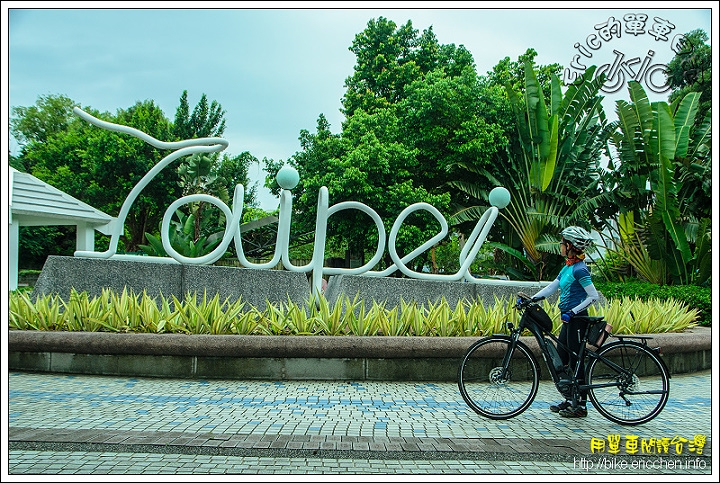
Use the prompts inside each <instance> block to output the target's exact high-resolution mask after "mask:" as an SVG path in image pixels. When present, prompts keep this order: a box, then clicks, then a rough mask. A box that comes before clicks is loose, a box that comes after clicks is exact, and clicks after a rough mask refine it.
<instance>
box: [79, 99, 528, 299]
mask: <svg viewBox="0 0 720 483" xmlns="http://www.w3.org/2000/svg"><path fill="white" fill-rule="evenodd" d="M74 112H75V114H77V115H78V116H80V117H81V118H82V119H85V120H86V121H88V122H90V123H92V124H94V125H96V126H98V127H101V128H103V129H108V130H111V131H118V132H122V133H126V134H130V135H132V136H135V137H137V138H139V139H142V140H143V141H145V142H147V143H148V144H150V145H152V146H154V147H156V148H158V149H175V151H173V152H172V153H171V154H169V155H168V156H166V157H164V158H163V159H162V160H161V161H160V162H159V163H158V164H156V165H155V166H154V167H153V168H152V169H151V170H150V171H148V173H147V174H145V176H143V178H142V179H141V180H140V181H139V182H138V184H137V185H135V186H134V187H133V189H132V190H131V191H130V194H129V195H128V197H127V198H126V199H125V202H124V203H123V205H122V207H121V208H120V213H119V214H118V217H117V219H116V220H114V221H113V222H112V225H111V227H110V228H111V231H110V232H111V240H110V246H109V247H108V249H107V250H105V251H104V252H95V251H76V252H75V256H76V257H86V258H105V259H109V258H112V259H116V260H117V259H121V260H130V261H142V262H158V263H185V264H196V265H209V264H212V263H214V262H215V261H217V260H218V259H219V258H220V257H221V256H222V255H223V253H225V251H226V250H227V248H228V246H229V245H230V242H231V241H232V240H233V238H234V240H235V248H236V250H237V256H238V260H239V261H240V263H241V264H242V266H244V267H246V268H251V269H270V268H272V267H275V266H276V265H277V264H278V262H279V261H280V260H282V264H283V266H284V267H285V269H286V270H289V271H293V272H309V271H312V287H313V293H315V294H318V293H320V291H321V286H322V285H321V284H322V277H323V275H340V274H347V275H367V276H372V277H385V276H388V275H390V274H391V273H393V272H395V271H396V270H400V271H401V272H402V273H403V274H405V275H406V276H408V277H411V278H415V279H421V280H442V281H460V280H462V279H464V280H466V281H468V282H473V283H482V282H483V281H482V280H481V279H477V278H475V277H473V276H472V274H471V273H470V270H469V268H470V264H471V263H472V262H473V260H474V259H475V257H476V256H477V254H478V252H479V251H480V248H481V247H482V244H483V243H484V242H485V239H486V237H487V234H488V232H489V231H490V228H492V225H493V223H494V222H495V219H496V218H497V215H498V210H499V209H502V208H505V207H506V206H507V205H508V203H510V193H509V192H508V190H507V189H505V188H502V187H497V188H495V189H493V190H492V191H491V192H490V196H489V200H490V204H491V205H492V206H490V208H488V209H487V210H486V211H485V213H484V214H483V216H482V217H481V218H480V220H478V222H477V224H476V225H475V228H474V229H473V232H472V234H471V235H470V237H469V238H468V240H467V243H465V246H464V247H463V249H462V251H461V252H460V269H459V270H458V271H457V272H456V273H454V274H447V275H445V274H432V273H422V272H416V271H414V270H411V269H410V268H408V267H407V265H406V263H407V262H408V261H410V260H412V259H414V258H415V257H417V256H418V255H420V254H421V253H423V252H425V251H426V250H428V249H430V248H431V247H432V246H433V245H435V244H436V243H438V242H439V241H441V240H442V239H443V238H445V236H446V235H447V233H448V224H447V221H446V220H445V218H444V217H443V216H442V214H441V213H440V212H439V211H438V210H437V209H436V208H435V207H434V206H432V205H430V204H428V203H414V204H412V205H410V206H408V207H407V208H405V209H404V210H403V211H402V212H401V213H400V214H399V215H398V217H397V218H396V220H395V222H394V223H393V226H392V229H391V230H390V236H389V239H388V240H387V248H388V252H389V253H390V257H391V259H392V261H393V265H391V266H390V267H388V268H386V269H385V270H383V271H380V272H378V271H373V270H371V268H372V267H374V266H375V265H376V264H377V263H378V262H379V261H380V259H381V258H382V255H383V252H384V251H385V243H386V240H385V237H386V234H385V226H384V225H383V222H382V219H381V218H380V216H379V215H378V214H377V212H375V210H373V209H372V208H370V207H369V206H367V205H365V204H363V203H360V202H357V201H343V202H341V203H337V204H335V205H332V206H329V196H328V189H327V187H325V186H323V187H321V188H320V192H319V193H318V208H317V221H316V227H315V243H314V247H313V256H312V259H311V261H310V262H309V263H308V264H307V265H303V266H295V265H293V264H292V263H291V261H290V256H289V246H290V224H291V215H292V194H291V192H290V190H291V189H293V188H294V187H295V186H297V184H298V182H299V181H300V178H299V176H298V173H297V171H296V170H295V169H294V168H293V167H291V166H287V165H286V166H284V167H283V168H281V169H280V171H279V172H278V174H277V177H276V179H277V182H278V185H279V186H280V187H281V188H282V191H281V194H280V214H279V222H278V231H277V240H276V244H275V254H274V256H273V258H272V260H270V261H268V262H266V263H251V262H250V261H248V260H247V258H245V254H244V252H243V247H242V237H241V235H240V217H241V215H242V211H243V199H244V192H245V191H244V188H243V185H241V184H238V185H237V186H235V192H234V195H233V202H232V208H230V207H228V206H227V205H226V204H225V203H224V202H223V201H222V200H220V199H218V198H216V197H213V196H210V195H206V194H194V195H189V196H183V197H182V198H179V199H177V200H176V201H175V202H173V203H172V204H171V205H170V206H169V207H168V208H167V210H166V211H165V214H164V216H163V220H162V225H161V233H160V237H161V239H162V244H163V247H164V248H165V251H166V252H167V253H168V255H170V257H172V258H167V257H149V256H137V255H118V254H117V246H118V241H119V239H120V235H122V233H123V228H124V225H125V218H126V217H127V215H128V212H129V211H130V207H131V206H132V204H133V202H134V201H135V200H136V199H137V197H138V195H139V194H140V192H141V191H142V190H143V188H145V186H147V184H148V183H149V182H150V181H151V180H152V179H153V178H154V177H155V176H156V175H157V174H158V173H159V172H160V171H161V170H162V169H164V168H165V167H166V166H167V165H169V164H170V163H171V162H173V161H174V160H176V159H178V158H181V157H184V156H189V155H191V154H195V153H213V152H220V151H222V150H224V149H225V148H227V147H228V141H227V140H225V139H222V138H198V139H189V140H185V141H176V142H163V141H158V140H157V139H155V138H153V137H151V136H149V135H147V134H145V133H144V132H142V131H139V130H137V129H134V128H131V127H128V126H121V125H118V124H113V123H110V122H106V121H102V120H100V119H97V118H95V117H93V116H91V115H89V114H88V113H86V112H84V111H83V110H81V109H79V108H77V107H76V108H75V109H74ZM196 201H204V202H208V203H211V204H213V205H215V206H217V207H218V208H219V209H220V210H221V211H222V212H223V213H224V214H225V219H226V225H225V233H224V236H223V239H222V242H221V243H220V244H219V245H218V246H217V247H216V248H215V249H214V250H213V251H212V252H210V253H208V254H206V255H203V256H200V257H196V258H188V257H185V256H183V255H181V254H179V253H178V252H177V251H176V250H175V249H174V248H173V247H172V246H171V245H170V238H169V226H170V221H171V218H172V216H173V214H174V213H175V211H176V210H177V209H178V207H180V206H182V205H184V204H187V203H191V202H196ZM349 209H355V210H360V211H362V212H364V213H366V214H367V215H368V216H370V218H372V219H373V221H374V222H375V226H376V227H377V230H378V246H377V251H376V252H375V255H374V256H373V257H372V259H371V260H370V261H369V262H367V263H366V264H365V265H363V266H361V267H357V268H334V267H326V266H324V260H325V242H326V235H327V224H328V218H329V217H330V216H331V215H333V214H335V213H337V212H339V211H342V210H349ZM418 210H426V211H429V212H430V213H431V214H432V215H433V216H434V217H435V219H436V220H437V221H438V222H439V223H440V227H441V230H440V232H439V233H438V234H436V235H435V236H434V237H432V238H431V239H429V240H428V241H426V242H425V243H423V244H422V245H421V246H419V247H418V248H416V249H415V250H413V251H412V252H410V253H409V254H407V255H405V256H404V257H402V258H400V256H399V255H398V253H397V248H396V247H395V241H396V239H397V234H398V231H399V230H400V227H401V226H402V224H403V222H404V221H405V218H407V217H408V215H410V214H411V213H413V212H415V211H418ZM498 282H500V281H498V280H493V283H498ZM511 283H513V284H517V283H518V282H511Z"/></svg>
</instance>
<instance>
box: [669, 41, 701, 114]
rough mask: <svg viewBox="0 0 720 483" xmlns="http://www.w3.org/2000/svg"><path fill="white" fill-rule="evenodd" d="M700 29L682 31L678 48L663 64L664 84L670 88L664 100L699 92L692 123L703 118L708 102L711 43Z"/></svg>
mask: <svg viewBox="0 0 720 483" xmlns="http://www.w3.org/2000/svg"><path fill="white" fill-rule="evenodd" d="M707 40H708V35H707V33H705V31H704V30H702V29H696V30H693V31H691V32H688V33H687V34H685V36H684V38H683V40H682V42H681V44H680V46H679V47H680V49H679V50H678V52H677V53H676V54H675V57H673V59H672V60H671V61H670V62H669V63H668V65H667V70H666V74H667V79H668V85H669V86H670V87H671V88H672V92H671V93H670V97H669V98H668V102H670V103H672V102H674V101H675V100H676V99H682V98H684V97H685V96H686V95H687V94H688V93H689V92H699V93H700V99H699V101H698V115H697V116H696V120H695V123H696V127H697V125H699V124H701V123H702V122H704V120H705V116H706V114H707V113H708V112H710V106H711V103H712V47H711V46H709V45H707V43H706V42H707Z"/></svg>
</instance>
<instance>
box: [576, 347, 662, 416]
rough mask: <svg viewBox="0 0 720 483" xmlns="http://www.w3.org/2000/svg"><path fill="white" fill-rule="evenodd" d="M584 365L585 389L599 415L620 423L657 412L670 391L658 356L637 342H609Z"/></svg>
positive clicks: (658, 412) (653, 414)
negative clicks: (596, 356)
mask: <svg viewBox="0 0 720 483" xmlns="http://www.w3.org/2000/svg"><path fill="white" fill-rule="evenodd" d="M598 354H599V355H601V356H602V357H604V358H607V359H609V360H610V361H611V362H607V361H606V360H603V359H595V358H593V359H592V360H591V361H590V364H589V365H588V368H587V383H588V384H589V385H598V386H599V387H595V388H591V389H590V390H589V392H588V395H589V397H590V401H592V403H593V406H595V409H597V410H598V412H599V413H600V414H602V415H603V416H604V417H606V418H607V419H609V420H610V421H614V422H616V423H619V424H625V425H636V424H642V423H646V422H648V421H650V420H651V419H653V418H654V417H655V416H657V415H658V414H660V411H662V410H663V408H664V407H665V403H667V400H668V396H669V394H670V381H669V379H670V376H669V375H668V372H667V369H666V368H665V365H664V364H663V363H662V361H661V360H660V358H659V356H658V355H656V354H655V353H654V352H653V351H651V350H650V349H648V348H647V347H645V346H643V345H642V344H639V343H637V342H630V341H621V342H615V343H613V344H610V345H608V346H606V347H604V348H603V349H601V350H600V351H598Z"/></svg>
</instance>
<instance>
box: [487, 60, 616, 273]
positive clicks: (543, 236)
mask: <svg viewBox="0 0 720 483" xmlns="http://www.w3.org/2000/svg"><path fill="white" fill-rule="evenodd" d="M595 70H596V68H595V66H591V67H590V68H588V69H587V70H586V71H585V73H584V74H583V76H582V77H580V78H579V79H578V80H577V81H576V82H574V83H573V84H571V85H569V86H568V87H567V89H566V90H565V92H564V93H563V91H562V86H561V83H560V80H559V79H558V78H557V76H555V75H553V76H551V83H550V96H549V108H548V104H547V103H546V101H545V97H544V94H543V91H542V89H541V86H540V83H539V82H538V79H537V77H536V74H535V72H534V70H533V68H532V65H531V64H530V63H525V93H524V97H523V98H522V99H521V98H520V96H519V95H518V94H517V93H516V92H515V91H514V90H513V89H512V88H511V87H510V86H509V85H508V86H506V91H507V95H508V99H509V102H510V106H511V108H512V111H513V113H514V116H515V121H516V126H517V134H518V137H517V139H516V140H515V142H512V143H511V144H510V146H509V152H508V159H509V163H510V168H511V169H509V170H508V175H509V176H508V178H507V179H506V180H500V181H501V184H502V185H503V186H506V187H507V188H508V189H509V190H510V193H511V202H510V205H509V206H508V207H507V208H506V209H505V210H503V211H501V214H502V216H503V217H504V218H505V219H506V220H507V221H508V223H509V225H510V226H511V227H512V231H513V232H514V235H515V236H516V237H517V240H519V247H517V246H516V247H515V252H513V250H511V249H509V248H510V247H508V249H506V250H504V251H505V252H506V253H508V254H512V253H518V254H519V253H522V255H523V256H522V257H520V258H518V257H516V258H518V260H520V261H521V262H522V264H523V265H524V266H526V267H527V261H526V260H524V259H523V258H527V259H528V260H530V262H531V263H532V265H533V266H534V267H535V269H534V270H533V271H532V277H531V278H534V279H536V280H543V279H545V278H546V277H547V276H549V275H550V273H551V272H555V271H557V270H558V269H559V266H560V264H561V263H562V260H561V259H560V257H559V247H558V245H557V239H558V238H557V237H558V233H559V232H560V231H561V229H562V228H563V227H564V226H566V225H570V224H577V225H581V226H585V227H590V226H599V225H600V224H601V219H600V218H598V210H600V209H602V208H603V207H607V206H608V205H609V204H610V203H611V200H612V198H611V196H610V194H609V193H607V191H606V189H605V188H604V183H603V180H604V178H603V174H602V170H601V166H600V159H601V155H602V153H603V151H605V150H607V145H608V141H609V139H610V137H611V136H612V134H613V132H614V131H615V129H616V126H615V124H614V123H610V122H608V120H607V118H606V116H605V113H604V111H603V107H602V104H601V103H602V99H603V97H602V96H600V95H598V92H599V91H600V88H601V87H602V85H603V80H604V77H603V76H599V77H598V78H595V77H594V74H595ZM508 245H510V243H508Z"/></svg>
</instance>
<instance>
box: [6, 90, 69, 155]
mask: <svg viewBox="0 0 720 483" xmlns="http://www.w3.org/2000/svg"><path fill="white" fill-rule="evenodd" d="M76 105H77V104H76V103H75V101H73V100H72V99H70V98H69V97H66V96H63V95H46V96H38V100H37V101H36V102H35V105H34V106H29V107H24V106H15V107H13V108H12V109H11V112H12V116H13V117H12V118H11V119H10V133H11V134H12V135H13V137H14V138H15V139H16V140H17V142H18V143H19V144H20V146H21V147H24V146H27V145H28V144H31V143H44V142H47V141H48V140H49V139H50V138H51V137H52V136H53V135H55V134H57V133H60V132H63V131H65V130H67V129H68V127H69V126H70V124H71V123H72V122H73V121H74V120H76V117H75V115H74V114H73V112H72V109H73V107H75V106H76Z"/></svg>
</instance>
